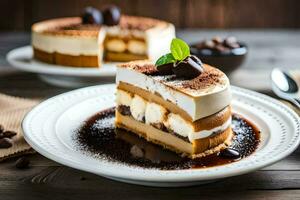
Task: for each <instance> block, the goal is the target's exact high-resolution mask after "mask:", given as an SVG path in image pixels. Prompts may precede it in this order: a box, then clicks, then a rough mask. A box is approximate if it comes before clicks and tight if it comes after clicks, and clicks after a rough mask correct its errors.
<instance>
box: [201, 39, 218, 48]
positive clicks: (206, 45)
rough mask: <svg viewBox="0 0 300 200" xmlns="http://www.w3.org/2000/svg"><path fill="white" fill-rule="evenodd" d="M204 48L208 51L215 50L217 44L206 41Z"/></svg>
mask: <svg viewBox="0 0 300 200" xmlns="http://www.w3.org/2000/svg"><path fill="white" fill-rule="evenodd" d="M203 46H204V47H205V48H208V49H213V48H214V47H215V46H216V44H215V43H214V42H213V41H211V40H206V41H204V43H203Z"/></svg>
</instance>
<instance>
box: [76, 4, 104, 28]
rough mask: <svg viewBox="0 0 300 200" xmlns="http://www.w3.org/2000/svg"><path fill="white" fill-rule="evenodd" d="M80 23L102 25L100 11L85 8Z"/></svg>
mask: <svg viewBox="0 0 300 200" xmlns="http://www.w3.org/2000/svg"><path fill="white" fill-rule="evenodd" d="M81 18H82V23H83V24H98V25H100V24H102V23H103V16H102V13H101V11H100V10H98V9H96V8H93V7H87V8H85V10H84V13H83V15H82V17H81Z"/></svg>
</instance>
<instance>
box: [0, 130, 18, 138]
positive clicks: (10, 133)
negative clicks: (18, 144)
mask: <svg viewBox="0 0 300 200" xmlns="http://www.w3.org/2000/svg"><path fill="white" fill-rule="evenodd" d="M15 135H17V133H16V132H15V131H4V132H2V133H0V138H12V137H14V136H15Z"/></svg>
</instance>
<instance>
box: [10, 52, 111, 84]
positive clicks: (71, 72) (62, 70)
mask: <svg viewBox="0 0 300 200" xmlns="http://www.w3.org/2000/svg"><path fill="white" fill-rule="evenodd" d="M6 59H7V61H8V62H9V64H11V65H12V66H13V67H15V68H17V69H19V70H22V71H27V72H33V73H37V74H40V76H41V78H42V80H44V81H46V82H48V83H50V84H54V85H59V86H64V87H79V86H83V85H91V84H94V83H99V80H100V81H101V79H103V77H114V76H115V75H116V63H103V65H102V66H101V68H86V67H68V66H62V65H53V64H48V63H44V62H40V61H38V60H35V59H33V51H32V47H31V46H25V47H20V48H16V49H14V50H11V51H10V52H9V53H8V54H7V56H6ZM99 77H102V78H101V79H100V78H99Z"/></svg>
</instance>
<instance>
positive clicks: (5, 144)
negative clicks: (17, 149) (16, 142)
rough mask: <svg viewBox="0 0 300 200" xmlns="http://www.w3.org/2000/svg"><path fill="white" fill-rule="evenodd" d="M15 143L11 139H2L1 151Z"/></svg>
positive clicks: (0, 142) (0, 143)
mask: <svg viewBox="0 0 300 200" xmlns="http://www.w3.org/2000/svg"><path fill="white" fill-rule="evenodd" d="M12 145H13V142H12V140H11V139H9V138H2V139H0V149H8V148H10V147H12Z"/></svg>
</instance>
